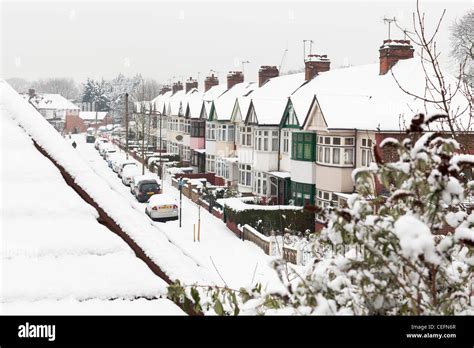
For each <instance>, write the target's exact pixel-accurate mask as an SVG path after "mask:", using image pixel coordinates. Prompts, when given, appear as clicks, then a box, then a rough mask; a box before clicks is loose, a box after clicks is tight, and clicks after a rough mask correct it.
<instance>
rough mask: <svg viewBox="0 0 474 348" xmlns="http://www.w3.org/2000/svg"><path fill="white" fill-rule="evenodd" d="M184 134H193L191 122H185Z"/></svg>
mask: <svg viewBox="0 0 474 348" xmlns="http://www.w3.org/2000/svg"><path fill="white" fill-rule="evenodd" d="M184 133H186V134H190V133H191V120H184Z"/></svg>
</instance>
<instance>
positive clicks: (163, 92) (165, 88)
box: [160, 85, 171, 94]
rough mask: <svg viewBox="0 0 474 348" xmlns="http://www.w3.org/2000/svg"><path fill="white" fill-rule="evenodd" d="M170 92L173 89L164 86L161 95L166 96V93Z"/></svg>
mask: <svg viewBox="0 0 474 348" xmlns="http://www.w3.org/2000/svg"><path fill="white" fill-rule="evenodd" d="M169 91H171V87H170V86H168V85H164V86H163V87H161V90H160V94H165V93H166V92H169Z"/></svg>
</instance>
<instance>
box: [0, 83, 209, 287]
mask: <svg viewBox="0 0 474 348" xmlns="http://www.w3.org/2000/svg"><path fill="white" fill-rule="evenodd" d="M0 92H1V93H0V94H1V96H2V100H1V107H2V118H5V119H10V120H14V122H16V123H17V124H19V125H20V126H21V127H23V129H24V131H25V132H26V133H28V135H29V136H30V137H31V138H33V139H34V140H35V141H36V142H37V143H38V145H39V146H41V147H42V148H43V149H44V150H45V151H46V152H47V153H48V154H49V155H50V156H51V157H52V158H53V159H54V160H55V161H56V162H57V163H59V164H60V165H61V166H62V167H64V168H65V169H66V171H67V172H68V173H69V174H70V175H71V176H72V178H74V180H75V182H76V183H77V184H78V185H80V186H81V187H82V188H83V189H84V190H85V191H86V193H87V194H89V196H91V197H92V199H94V201H95V202H96V203H97V204H98V205H99V206H100V207H101V208H103V209H104V210H105V211H106V212H107V214H108V215H109V216H110V217H111V218H112V219H113V220H114V221H115V222H116V223H117V224H118V225H119V226H120V227H121V229H122V230H123V231H124V232H125V233H127V234H128V235H129V236H130V238H131V239H132V240H134V241H135V242H136V243H137V244H138V245H153V248H150V249H147V250H145V253H146V254H147V256H148V257H149V258H150V259H151V260H152V261H153V262H155V263H156V264H157V265H158V266H159V267H160V268H161V269H162V270H163V271H164V272H165V273H166V274H167V275H168V276H169V277H170V278H171V279H180V280H182V281H184V282H187V283H194V282H199V283H204V284H213V283H215V280H216V277H215V276H213V275H210V273H209V272H206V270H203V269H202V268H200V267H199V265H197V264H196V262H195V261H194V260H193V259H191V258H190V257H188V256H186V255H185V254H183V252H182V251H181V250H180V249H179V248H178V247H176V246H175V245H173V244H172V243H170V242H169V240H168V238H166V236H164V235H163V234H162V233H159V232H157V231H156V229H155V228H153V226H152V225H150V221H149V219H148V218H147V217H146V216H145V215H144V214H141V213H140V212H138V211H136V210H134V209H130V204H129V203H128V202H125V201H124V200H123V199H122V198H121V197H120V195H119V194H118V193H117V192H115V191H114V190H112V189H111V187H110V186H109V185H108V184H107V183H106V182H105V181H104V180H102V179H101V178H100V177H99V176H98V175H97V174H96V173H95V172H94V171H93V170H92V169H91V168H90V167H89V166H88V164H87V162H86V161H85V160H83V159H82V158H81V157H80V156H78V154H77V152H76V151H75V149H74V148H73V147H72V146H70V144H68V143H67V142H66V141H65V140H64V139H63V138H62V137H61V136H60V134H59V133H58V132H57V131H56V130H55V129H54V128H53V127H52V126H51V125H50V124H49V123H48V122H47V121H46V120H45V119H44V118H43V117H42V116H41V115H40V114H39V113H38V112H37V111H36V110H35V109H34V108H33V107H32V106H31V105H29V104H28V102H27V101H25V100H24V99H23V98H21V97H20V96H19V95H18V94H17V93H16V92H15V91H14V90H13V89H12V88H11V87H10V86H9V85H8V84H7V83H6V82H5V81H3V80H1V81H0ZM17 158H21V156H19V157H17ZM16 163H18V161H16ZM27 168H28V169H27ZM31 168H34V166H30V164H29V163H26V161H25V170H24V172H25V173H26V174H25V175H26V176H28V175H33V173H34V171H33V170H31ZM54 170H55V169H54ZM56 171H57V170H56ZM39 182H41V180H37V181H36V185H33V184H31V185H30V186H29V189H30V190H32V192H40V193H42V194H43V195H46V193H47V195H49V196H52V197H54V194H52V192H54V190H53V191H48V190H46V189H45V188H44V187H45V186H44V185H43V184H41V185H38V183H39ZM12 190H13V191H12V193H14V189H12ZM35 190H36V191H35ZM10 196H12V195H10ZM13 196H15V195H13ZM61 204H64V205H65V206H68V204H70V203H68V202H67V200H65V202H61ZM42 205H44V206H46V207H48V208H47V209H49V211H54V210H55V208H54V205H53V206H51V205H48V204H42ZM33 206H34V204H33ZM65 215H67V214H65Z"/></svg>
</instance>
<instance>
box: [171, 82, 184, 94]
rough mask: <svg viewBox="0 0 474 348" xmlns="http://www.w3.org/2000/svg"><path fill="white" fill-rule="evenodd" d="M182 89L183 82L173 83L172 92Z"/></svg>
mask: <svg viewBox="0 0 474 348" xmlns="http://www.w3.org/2000/svg"><path fill="white" fill-rule="evenodd" d="M182 89H183V84H182V83H181V81H178V82H175V83H173V94H175V93H176V92H178V91H181V90H182Z"/></svg>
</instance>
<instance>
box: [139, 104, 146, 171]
mask: <svg viewBox="0 0 474 348" xmlns="http://www.w3.org/2000/svg"><path fill="white" fill-rule="evenodd" d="M144 106H145V103H142V105H141V107H140V118H141V120H142V175H145V123H146V120H145V117H146V110H143V109H144Z"/></svg>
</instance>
